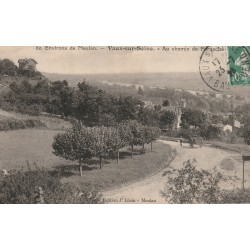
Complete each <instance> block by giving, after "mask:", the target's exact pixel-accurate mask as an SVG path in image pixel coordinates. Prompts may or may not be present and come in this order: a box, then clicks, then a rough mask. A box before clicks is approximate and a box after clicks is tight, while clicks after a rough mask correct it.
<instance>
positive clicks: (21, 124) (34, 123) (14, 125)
mask: <svg viewBox="0 0 250 250" xmlns="http://www.w3.org/2000/svg"><path fill="white" fill-rule="evenodd" d="M41 127H46V125H45V123H43V122H41V121H40V120H32V119H29V120H17V119H14V118H9V119H5V120H2V121H0V131H9V130H18V129H25V128H41Z"/></svg>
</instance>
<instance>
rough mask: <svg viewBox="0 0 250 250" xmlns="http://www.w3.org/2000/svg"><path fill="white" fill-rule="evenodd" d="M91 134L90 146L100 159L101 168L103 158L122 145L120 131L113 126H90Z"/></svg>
mask: <svg viewBox="0 0 250 250" xmlns="http://www.w3.org/2000/svg"><path fill="white" fill-rule="evenodd" d="M88 130H89V132H90V134H91V144H90V148H91V151H92V152H93V154H94V155H95V156H97V157H99V159H100V169H101V168H102V167H103V165H104V162H103V158H105V157H106V156H108V155H110V154H111V153H113V152H114V151H116V150H117V149H118V148H119V147H121V145H122V143H121V142H120V138H119V133H118V132H117V130H116V129H115V128H112V127H104V126H100V127H92V128H88Z"/></svg>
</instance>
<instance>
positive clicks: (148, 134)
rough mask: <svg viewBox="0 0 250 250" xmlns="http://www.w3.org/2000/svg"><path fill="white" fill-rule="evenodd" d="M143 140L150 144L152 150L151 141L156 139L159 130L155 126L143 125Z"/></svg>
mask: <svg viewBox="0 0 250 250" xmlns="http://www.w3.org/2000/svg"><path fill="white" fill-rule="evenodd" d="M143 128H144V142H145V143H147V144H149V143H150V144H151V152H152V151H153V142H154V141H156V140H157V139H158V138H159V136H160V134H161V130H160V129H159V128H157V127H151V126H144V127H143Z"/></svg>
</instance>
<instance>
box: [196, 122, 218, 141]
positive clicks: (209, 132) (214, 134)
mask: <svg viewBox="0 0 250 250" xmlns="http://www.w3.org/2000/svg"><path fill="white" fill-rule="evenodd" d="M220 133H221V130H220V128H218V127H215V126H212V125H209V126H207V127H204V128H203V129H201V136H202V137H205V138H206V139H207V140H211V139H212V140H213V139H216V138H218V137H219V135H220Z"/></svg>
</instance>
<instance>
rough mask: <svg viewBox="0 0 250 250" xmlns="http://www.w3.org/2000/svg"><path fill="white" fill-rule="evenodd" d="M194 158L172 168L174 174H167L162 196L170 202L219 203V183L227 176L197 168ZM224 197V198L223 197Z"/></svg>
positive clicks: (220, 200)
mask: <svg viewBox="0 0 250 250" xmlns="http://www.w3.org/2000/svg"><path fill="white" fill-rule="evenodd" d="M195 164H196V161H195V159H193V160H192V161H191V160H188V161H186V162H184V163H183V165H184V167H183V168H182V169H180V170H172V172H171V173H172V174H175V175H174V176H171V175H170V176H169V178H168V183H167V184H166V187H165V190H164V192H162V195H163V197H165V198H166V200H167V201H168V202H170V203H177V204H179V203H181V204H192V203H221V202H222V201H223V199H222V198H221V196H222V191H221V189H220V183H221V182H222V181H228V180H229V179H231V178H229V177H225V176H223V175H222V174H221V173H220V172H218V171H217V170H216V169H214V171H213V172H211V171H207V170H203V169H201V170H198V169H197V168H196V166H195ZM225 199H226V198H225Z"/></svg>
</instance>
